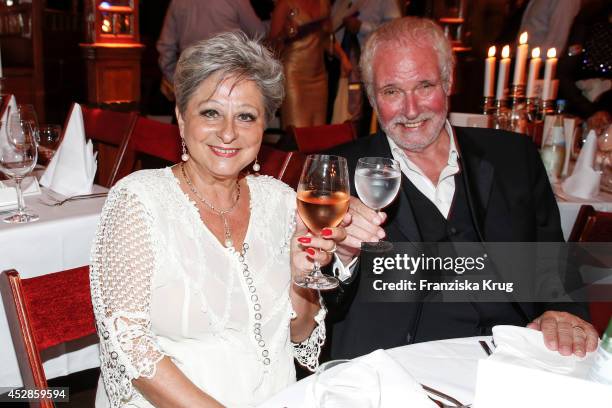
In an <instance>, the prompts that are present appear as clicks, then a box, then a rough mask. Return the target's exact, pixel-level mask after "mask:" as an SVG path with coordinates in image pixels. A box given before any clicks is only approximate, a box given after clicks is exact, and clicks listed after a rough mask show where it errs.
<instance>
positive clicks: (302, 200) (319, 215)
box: [294, 154, 350, 290]
mask: <svg viewBox="0 0 612 408" xmlns="http://www.w3.org/2000/svg"><path fill="white" fill-rule="evenodd" d="M349 197H350V190H349V176H348V166H347V164H346V159H345V158H344V157H340V156H329V155H319V154H314V155H309V156H308V157H307V158H306V162H305V163H304V167H303V168H302V175H301V176H300V182H299V184H298V189H297V210H298V213H299V215H300V218H301V219H302V220H303V221H304V224H306V226H307V227H308V229H310V231H311V232H312V233H313V234H320V232H321V230H322V229H324V228H330V227H335V226H337V225H338V224H340V222H341V221H342V218H344V215H345V214H346V212H347V210H348V207H349ZM294 283H295V284H296V285H298V286H301V287H304V288H310V289H318V290H329V289H334V288H336V287H337V286H338V279H336V278H334V277H332V276H326V275H323V274H322V273H321V265H319V263H318V262H317V261H315V262H314V267H313V269H312V271H311V272H310V273H309V274H308V275H306V276H298V277H296V278H295V279H294Z"/></svg>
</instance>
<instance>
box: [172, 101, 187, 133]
mask: <svg viewBox="0 0 612 408" xmlns="http://www.w3.org/2000/svg"><path fill="white" fill-rule="evenodd" d="M174 114H175V115H176V121H177V123H178V127H179V132H180V133H181V137H185V136H184V135H183V128H184V126H185V121H184V120H183V116H182V115H181V112H180V111H179V108H178V106H175V107H174Z"/></svg>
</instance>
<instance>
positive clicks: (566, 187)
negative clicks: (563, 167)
mask: <svg viewBox="0 0 612 408" xmlns="http://www.w3.org/2000/svg"><path fill="white" fill-rule="evenodd" d="M596 154H597V136H595V131H594V130H591V131H590V132H589V134H588V136H587V139H586V142H585V143H584V146H583V147H582V150H581V151H580V155H579V156H578V160H576V166H575V167H574V171H573V172H572V175H571V176H569V177H568V178H566V179H565V180H564V181H563V183H561V188H562V189H563V191H564V192H566V193H567V194H569V195H572V196H574V197H579V198H586V199H589V198H593V197H595V196H596V195H597V194H599V182H600V179H601V173H600V172H598V171H595V170H594V169H593V164H594V163H595V155H596Z"/></svg>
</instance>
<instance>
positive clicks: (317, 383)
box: [313, 360, 381, 408]
mask: <svg viewBox="0 0 612 408" xmlns="http://www.w3.org/2000/svg"><path fill="white" fill-rule="evenodd" d="M313 394H314V398H315V403H316V406H317V408H340V407H351V408H379V406H380V394H381V392H380V377H379V375H378V371H377V370H376V369H375V368H374V367H372V366H370V365H368V364H366V363H364V362H362V361H357V360H332V361H328V362H326V363H324V364H321V365H320V366H319V368H318V369H317V372H316V374H315V380H314V385H313Z"/></svg>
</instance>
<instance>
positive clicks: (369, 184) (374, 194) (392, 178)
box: [355, 157, 402, 252]
mask: <svg viewBox="0 0 612 408" xmlns="http://www.w3.org/2000/svg"><path fill="white" fill-rule="evenodd" d="M401 182H402V171H401V169H400V164H399V162H398V161H397V160H394V159H389V158H386V157H362V158H360V159H359V160H358V161H357V167H356V168H355V190H357V195H358V196H359V198H360V199H361V201H363V203H364V204H365V205H367V206H368V207H370V208H371V209H373V210H375V211H376V212H377V213H380V210H381V209H383V208H385V207H386V206H388V205H389V204H391V203H392V202H393V200H395V197H396V196H397V192H398V191H399V188H400V184H401ZM362 249H363V250H364V251H369V252H384V251H389V250H391V249H393V244H391V243H390V242H388V241H379V242H372V243H368V244H367V245H363V246H362Z"/></svg>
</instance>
